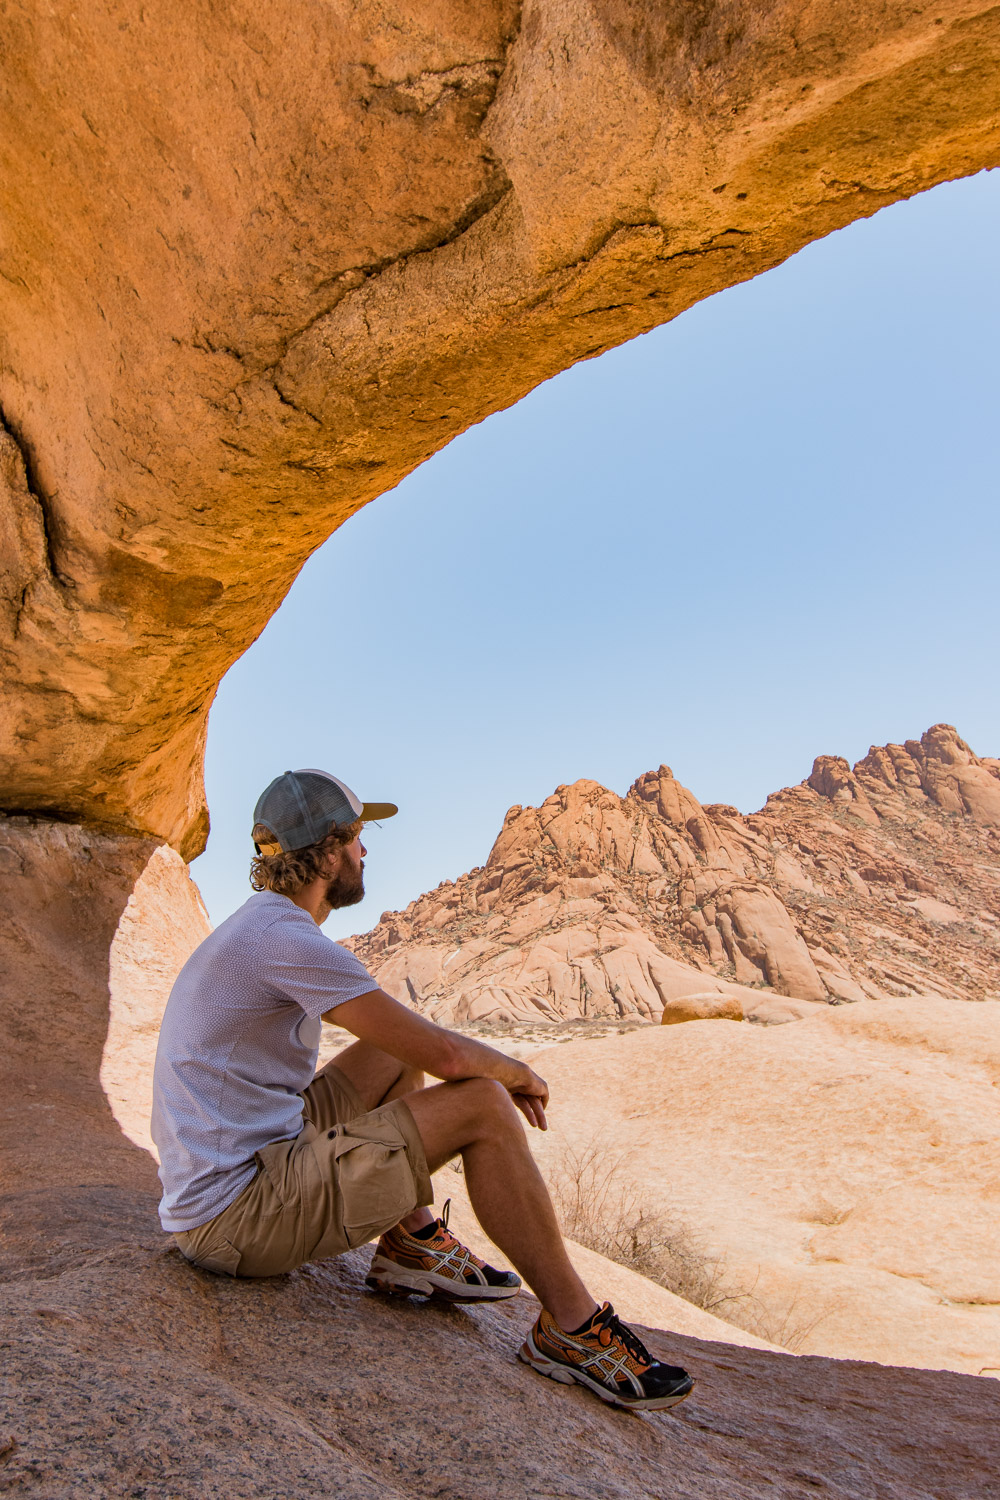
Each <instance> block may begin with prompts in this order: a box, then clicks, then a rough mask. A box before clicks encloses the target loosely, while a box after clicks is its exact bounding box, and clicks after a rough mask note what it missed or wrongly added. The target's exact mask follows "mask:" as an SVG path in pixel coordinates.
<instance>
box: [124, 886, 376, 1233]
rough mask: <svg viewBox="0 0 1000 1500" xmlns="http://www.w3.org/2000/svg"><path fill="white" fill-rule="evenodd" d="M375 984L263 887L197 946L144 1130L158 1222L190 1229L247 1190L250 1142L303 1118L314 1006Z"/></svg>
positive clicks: (169, 1017) (174, 1004)
mask: <svg viewBox="0 0 1000 1500" xmlns="http://www.w3.org/2000/svg"><path fill="white" fill-rule="evenodd" d="M377 988H378V985H377V984H376V982H375V980H374V979H373V978H372V976H371V975H370V974H369V972H368V970H367V969H366V968H365V966H364V964H363V963H361V961H360V959H357V958H355V956H354V954H353V953H351V952H350V950H349V949H347V948H343V947H341V946H340V944H339V943H333V942H331V941H330V939H329V938H327V937H324V936H323V934H322V932H321V931H320V929H319V927H318V926H317V925H316V923H315V922H314V921H313V919H312V917H311V916H310V915H309V913H308V912H306V911H303V910H302V909H301V907H298V906H296V905H295V903H294V901H290V900H289V899H288V897H287V896H277V895H275V894H274V892H273V891H262V892H260V893H259V894H258V895H256V896H251V897H250V900H249V901H247V902H246V903H245V904H244V905H243V906H241V907H240V909H239V911H236V912H234V913H233V915H232V916H231V917H228V918H227V919H226V921H225V922H223V923H222V924H221V926H219V927H217V928H216V929H215V931H214V932H213V933H212V934H211V935H210V936H209V937H207V938H206V939H205V941H204V942H203V943H202V944H201V945H200V946H199V947H197V948H196V949H195V951H194V952H193V953H192V955H191V957H190V958H189V959H188V961H187V963H186V964H185V965H184V967H183V969H182V970H181V972H180V973H179V974H178V976H177V979H176V981H175V983H174V987H173V989H172V990H171V991H170V999H169V1000H168V1001H167V1008H166V1011H165V1012H164V1015H163V1024H162V1025H161V1027H160V1040H159V1045H158V1046H157V1049H156V1068H155V1071H154V1074H153V1117H152V1133H153V1140H154V1141H155V1142H156V1149H157V1150H158V1152H159V1153H160V1181H161V1183H162V1184H163V1198H162V1201H161V1203H160V1222H161V1223H162V1225H163V1227H164V1229H167V1230H181V1229H197V1228H198V1226H199V1225H200V1224H207V1223H208V1221H209V1219H214V1218H215V1216H216V1214H218V1213H221V1212H222V1210H223V1209H224V1208H226V1207H227V1206H228V1205H229V1204H230V1203H232V1202H233V1200H234V1199H235V1198H237V1197H238V1196H239V1194H240V1193H241V1192H242V1191H243V1189H244V1187H246V1185H247V1183H248V1182H249V1181H250V1180H251V1178H252V1177H253V1175H254V1173H255V1171H256V1170H257V1167H256V1163H255V1161H254V1152H255V1151H258V1150H260V1148H261V1147H262V1146H266V1145H268V1144H269V1143H270V1142H271V1141H282V1140H289V1139H291V1138H293V1137H294V1136H297V1135H298V1134H299V1131H300V1130H301V1129H302V1099H301V1097H300V1095H301V1093H302V1090H303V1089H304V1088H305V1087H306V1086H307V1085H308V1084H309V1083H311V1082H312V1078H313V1074H314V1073H315V1071H316V1057H317V1053H318V1049H319V1035H320V1016H322V1015H323V1014H324V1012H326V1011H328V1010H332V1009H333V1008H334V1006H336V1005H341V1004H343V1003H344V1001H346V1000H355V999H356V998H357V997H358V996H359V995H366V994H368V993H369V992H370V991H371V990H374V989H377Z"/></svg>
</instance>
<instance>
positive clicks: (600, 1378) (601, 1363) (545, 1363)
mask: <svg viewBox="0 0 1000 1500" xmlns="http://www.w3.org/2000/svg"><path fill="white" fill-rule="evenodd" d="M518 1358H519V1359H523V1360H524V1363H525V1364H526V1365H530V1366H531V1368H532V1369H533V1370H537V1371H538V1373H539V1374H540V1375H547V1376H548V1377H549V1379H550V1380H558V1381H559V1382H560V1383H561V1384H562V1385H572V1384H573V1382H574V1381H576V1383H577V1384H578V1385H585V1386H587V1387H588V1389H590V1390H592V1391H593V1392H594V1393H595V1395H598V1396H600V1398H601V1400H602V1401H608V1402H610V1404H611V1405H612V1406H625V1407H628V1408H629V1409H630V1410H632V1411H660V1410H662V1409H663V1408H664V1407H667V1406H676V1405H677V1403H678V1401H683V1400H684V1397H685V1396H689V1395H690V1394H691V1391H692V1389H693V1387H694V1381H693V1380H692V1379H691V1376H690V1375H689V1374H688V1373H687V1371H686V1370H681V1369H679V1368H678V1367H677V1366H676V1365H662V1364H660V1362H659V1360H656V1359H654V1358H653V1356H652V1355H651V1354H650V1352H649V1350H648V1349H647V1348H646V1346H645V1344H644V1343H643V1342H642V1340H641V1339H639V1338H637V1337H636V1335H635V1334H634V1333H633V1332H632V1330H631V1328H629V1327H628V1326H627V1325H626V1324H625V1323H623V1322H622V1321H621V1319H620V1318H617V1317H616V1316H615V1310H614V1308H613V1307H612V1306H611V1303H610V1302H605V1304H604V1306H603V1307H601V1308H598V1310H597V1312H595V1314H594V1316H593V1317H592V1318H591V1320H590V1322H589V1323H587V1324H585V1325H584V1327H583V1328H581V1329H580V1330H579V1331H578V1332H577V1333H564V1332H563V1330H562V1329H561V1328H560V1327H559V1325H558V1323H556V1322H555V1320H554V1319H553V1318H551V1317H550V1316H549V1314H548V1313H547V1312H546V1311H545V1309H544V1308H543V1309H542V1311H541V1314H540V1316H539V1318H538V1321H537V1323H536V1324H535V1326H534V1328H533V1329H532V1330H531V1332H530V1333H529V1334H528V1337H527V1338H526V1339H525V1341H524V1343H523V1345H522V1346H521V1348H520V1350H519V1351H518Z"/></svg>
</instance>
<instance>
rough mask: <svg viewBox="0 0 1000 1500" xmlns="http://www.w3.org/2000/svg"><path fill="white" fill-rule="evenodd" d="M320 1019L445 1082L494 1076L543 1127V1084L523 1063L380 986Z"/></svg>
mask: <svg viewBox="0 0 1000 1500" xmlns="http://www.w3.org/2000/svg"><path fill="white" fill-rule="evenodd" d="M323 1020H324V1021H329V1023H330V1024H331V1026H343V1027H344V1028H345V1030H347V1031H350V1032H353V1034H354V1035H355V1036H356V1037H358V1038H360V1040H361V1041H363V1042H370V1043H371V1045H372V1046H374V1047H380V1048H381V1049H382V1051H383V1052H388V1053H389V1055H390V1056H391V1057H398V1058H399V1061H400V1062H403V1063H408V1064H409V1065H410V1067H413V1068H420V1069H421V1071H422V1072H424V1073H430V1074H431V1076H432V1077H433V1078H441V1079H443V1080H444V1081H445V1082H446V1083H455V1082H457V1081H458V1080H459V1079H462V1078H494V1079H496V1081H497V1083H501V1084H503V1086H504V1088H505V1089H506V1090H507V1091H508V1093H509V1094H510V1095H511V1096H512V1098H513V1100H514V1102H515V1104H516V1105H517V1106H518V1108H519V1109H520V1110H521V1113H522V1114H523V1115H524V1116H525V1118H526V1119H527V1120H528V1122H529V1124H531V1125H537V1126H538V1127H539V1128H540V1129H542V1130H545V1129H546V1128H547V1127H546V1123H545V1106H546V1105H547V1104H548V1102H549V1091H548V1087H547V1085H546V1084H545V1082H544V1080H543V1079H541V1078H539V1077H538V1074H537V1073H533V1072H532V1070H531V1069H530V1068H529V1067H528V1065H527V1063H523V1062H519V1061H518V1059H517V1058H514V1057H507V1056H506V1055H505V1054H504V1053H503V1052H497V1051H496V1049H495V1048H493V1047H487V1046H486V1045H485V1044H484V1043H482V1042H476V1041H473V1040H472V1038H471V1037H465V1036H459V1034H458V1033H457V1032H455V1031H447V1030H446V1029H445V1028H444V1027H443V1026H437V1025H435V1023H434V1022H433V1021H428V1020H427V1019H426V1017H425V1016H418V1015H417V1014H416V1012H415V1011H412V1010H409V1009H408V1008H407V1006H405V1005H400V1003H399V1001H398V1000H394V999H393V998H392V996H391V995H387V994H386V993H385V991H384V990H370V991H369V992H368V994H367V995H359V996H358V997H357V999H355V1000H345V1001H344V1003H343V1004H342V1005H338V1006H336V1007H335V1008H334V1009H333V1010H329V1011H327V1012H326V1014H325V1015H324V1017H323Z"/></svg>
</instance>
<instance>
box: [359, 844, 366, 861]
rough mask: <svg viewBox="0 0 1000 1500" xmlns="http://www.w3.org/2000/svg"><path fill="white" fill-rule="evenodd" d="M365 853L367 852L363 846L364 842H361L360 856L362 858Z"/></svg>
mask: <svg viewBox="0 0 1000 1500" xmlns="http://www.w3.org/2000/svg"><path fill="white" fill-rule="evenodd" d="M367 853H368V850H367V849H366V848H365V846H364V844H362V845H361V858H362V859H364V857H365V855H366V854H367Z"/></svg>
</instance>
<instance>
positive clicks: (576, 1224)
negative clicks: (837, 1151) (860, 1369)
mask: <svg viewBox="0 0 1000 1500" xmlns="http://www.w3.org/2000/svg"><path fill="white" fill-rule="evenodd" d="M625 1163H626V1158H625V1157H624V1156H622V1155H619V1156H609V1155H608V1154H607V1152H605V1151H604V1150H603V1149H602V1148H601V1147H600V1145H598V1144H597V1143H596V1142H594V1143H592V1144H591V1145H589V1146H585V1147H583V1148H582V1149H580V1150H576V1151H574V1150H572V1149H569V1148H567V1149H566V1151H564V1153H563V1156H562V1158H561V1160H560V1162H559V1164H558V1166H557V1168H556V1170H555V1172H554V1173H553V1175H552V1180H551V1182H550V1188H551V1191H552V1200H553V1202H554V1204H555V1206H556V1211H557V1213H558V1214H559V1217H560V1219H561V1221H562V1227H563V1232H564V1234H566V1235H567V1237H568V1238H569V1239H571V1240H576V1242H577V1243H578V1244H580V1245H585V1246H586V1247H587V1249H588V1250H596V1251H597V1253H598V1254H599V1255H604V1256H606V1257H607V1259H608V1260H614V1261H617V1262H618V1264H619V1265H621V1266H626V1267H627V1268H628V1269H629V1270H630V1271H638V1272H639V1274H640V1275H641V1276H646V1277H647V1278H648V1279H649V1280H650V1281H655V1282H657V1283H658V1285H660V1286H662V1287H665V1288H666V1289H667V1291H668V1292H673V1293H675V1295H676V1296H678V1297H683V1298H684V1300H685V1302H692V1303H693V1304H694V1305H695V1306H696V1307H701V1308H704V1310H705V1311H706V1312H710V1313H714V1314H715V1316H716V1317H718V1318H723V1319H725V1321H726V1322H727V1323H732V1324H734V1325H735V1326H736V1327H737V1328H743V1329H745V1330H746V1332H747V1333H753V1334H756V1336H757V1337H758V1338H762V1339H766V1340H767V1342H768V1343H771V1344H779V1345H781V1347H783V1348H785V1349H791V1350H793V1351H794V1350H798V1349H800V1348H801V1347H802V1345H803V1343H804V1342H805V1340H806V1338H807V1337H808V1336H809V1334H810V1333H811V1332H812V1330H813V1329H814V1328H815V1327H816V1325H817V1323H819V1322H821V1321H822V1317H821V1316H816V1317H813V1318H811V1319H807V1318H803V1316H802V1313H801V1309H800V1307H799V1302H798V1298H795V1297H793V1298H792V1299H791V1300H789V1301H788V1302H787V1303H786V1304H785V1305H783V1306H778V1305H774V1304H769V1303H767V1302H765V1301H764V1300H763V1299H762V1298H761V1297H760V1296H759V1295H758V1294H757V1282H758V1279H759V1273H758V1276H757V1277H755V1278H754V1280H753V1281H752V1283H750V1284H749V1285H745V1284H741V1283H739V1282H738V1281H737V1280H736V1279H735V1278H734V1277H733V1276H732V1275H730V1274H729V1271H728V1268H727V1266H726V1260H725V1256H713V1255H712V1254H711V1253H710V1252H708V1251H706V1250H705V1248H704V1246H703V1245H702V1244H701V1242H700V1241H699V1239H698V1236H697V1235H696V1234H695V1232H694V1231H693V1230H692V1229H691V1227H690V1226H689V1225H687V1224H684V1223H683V1222H682V1221H680V1220H668V1219H666V1218H665V1217H663V1216H662V1215H660V1214H655V1213H650V1212H649V1211H648V1210H647V1209H646V1208H645V1207H644V1206H643V1204H642V1202H641V1201H640V1197H639V1193H638V1191H637V1189H636V1188H635V1187H634V1186H633V1185H632V1184H631V1183H630V1181H629V1179H628V1175H627V1172H626V1170H625Z"/></svg>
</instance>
